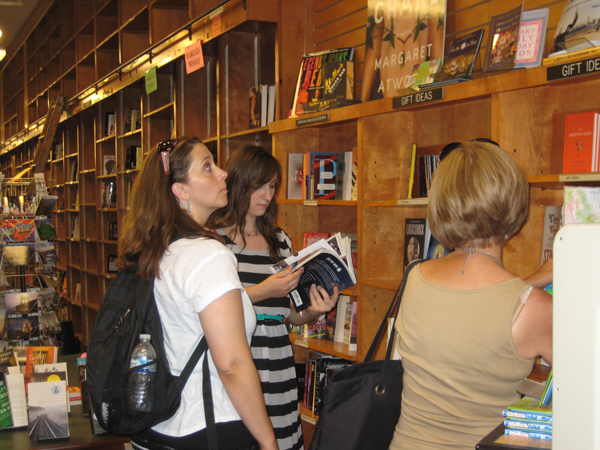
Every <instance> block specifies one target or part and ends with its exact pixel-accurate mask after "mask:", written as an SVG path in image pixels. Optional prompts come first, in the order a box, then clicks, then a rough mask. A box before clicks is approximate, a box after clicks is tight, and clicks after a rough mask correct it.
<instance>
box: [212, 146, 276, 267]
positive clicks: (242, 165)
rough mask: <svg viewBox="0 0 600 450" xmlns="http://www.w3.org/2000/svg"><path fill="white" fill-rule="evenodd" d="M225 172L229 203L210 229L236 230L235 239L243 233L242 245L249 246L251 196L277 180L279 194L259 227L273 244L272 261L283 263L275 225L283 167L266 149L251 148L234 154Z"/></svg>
mask: <svg viewBox="0 0 600 450" xmlns="http://www.w3.org/2000/svg"><path fill="white" fill-rule="evenodd" d="M225 170H226V171H227V174H228V175H227V179H226V180H225V181H226V183H227V190H228V192H229V203H228V204H227V206H226V207H224V208H221V209H219V210H217V211H215V212H214V213H213V214H212V215H211V216H210V218H209V219H208V226H209V227H210V228H227V227H233V236H234V237H235V236H236V235H237V233H240V235H241V236H242V242H243V243H244V246H246V238H245V237H244V227H245V225H246V214H247V213H248V208H249V207H250V197H251V196H252V194H253V193H254V192H255V191H256V190H257V189H259V188H260V187H261V186H264V185H265V184H267V183H269V182H270V181H271V180H272V179H273V177H275V178H276V187H275V195H274V196H273V199H272V200H271V202H270V203H269V206H268V208H267V209H266V211H265V213H264V214H263V215H262V216H260V217H257V218H256V226H257V228H258V231H259V232H260V234H262V235H263V237H264V238H265V240H266V241H267V244H268V245H269V254H270V256H271V258H272V259H273V261H279V260H280V259H281V254H280V253H279V240H278V239H277V233H276V232H275V223H276V222H277V215H278V214H279V207H278V206H277V201H276V196H277V192H279V186H280V185H281V164H279V161H277V159H275V158H274V157H273V156H272V155H271V154H270V153H268V152H267V151H265V150H264V149H263V148H262V147H257V146H253V145H248V146H246V147H244V148H243V149H241V150H238V151H236V152H234V153H233V154H232V155H231V157H230V158H229V161H227V167H226V168H225Z"/></svg>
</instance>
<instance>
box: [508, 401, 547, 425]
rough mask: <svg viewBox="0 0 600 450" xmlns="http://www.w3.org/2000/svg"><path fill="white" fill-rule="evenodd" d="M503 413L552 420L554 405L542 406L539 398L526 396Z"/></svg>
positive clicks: (530, 418)
mask: <svg viewBox="0 0 600 450" xmlns="http://www.w3.org/2000/svg"><path fill="white" fill-rule="evenodd" d="M502 415H503V416H504V417H517V418H520V419H528V420H541V421H544V422H552V405H548V406H540V401H539V400H538V399H537V398H533V397H527V396H525V397H523V398H521V399H520V400H518V401H516V402H515V403H513V404H512V405H510V406H509V407H508V408H507V409H505V410H504V411H502Z"/></svg>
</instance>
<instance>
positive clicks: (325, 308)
mask: <svg viewBox="0 0 600 450" xmlns="http://www.w3.org/2000/svg"><path fill="white" fill-rule="evenodd" d="M338 298H339V292H338V288H337V287H335V288H333V295H332V296H331V297H330V296H329V294H327V291H326V290H325V289H324V288H323V287H321V286H318V287H317V286H315V285H314V284H313V285H312V286H311V288H310V306H309V307H308V308H307V309H305V310H304V311H302V315H300V313H299V312H297V311H296V308H291V310H292V311H291V312H290V315H289V317H288V318H287V321H288V322H290V323H292V324H294V325H304V324H309V323H311V322H314V321H315V320H316V319H318V318H319V316H320V315H321V314H324V313H326V312H329V311H331V310H332V309H333V308H334V307H335V304H336V303H337V301H338ZM290 303H291V302H290Z"/></svg>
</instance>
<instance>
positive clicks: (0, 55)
mask: <svg viewBox="0 0 600 450" xmlns="http://www.w3.org/2000/svg"><path fill="white" fill-rule="evenodd" d="M5 56H6V50H4V49H3V48H0V61H2V60H3V59H4V57H5Z"/></svg>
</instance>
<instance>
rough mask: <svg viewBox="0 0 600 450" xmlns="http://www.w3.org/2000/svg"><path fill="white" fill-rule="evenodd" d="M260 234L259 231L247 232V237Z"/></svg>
mask: <svg viewBox="0 0 600 450" xmlns="http://www.w3.org/2000/svg"><path fill="white" fill-rule="evenodd" d="M256 236H258V231H257V232H256V233H246V237H256Z"/></svg>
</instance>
